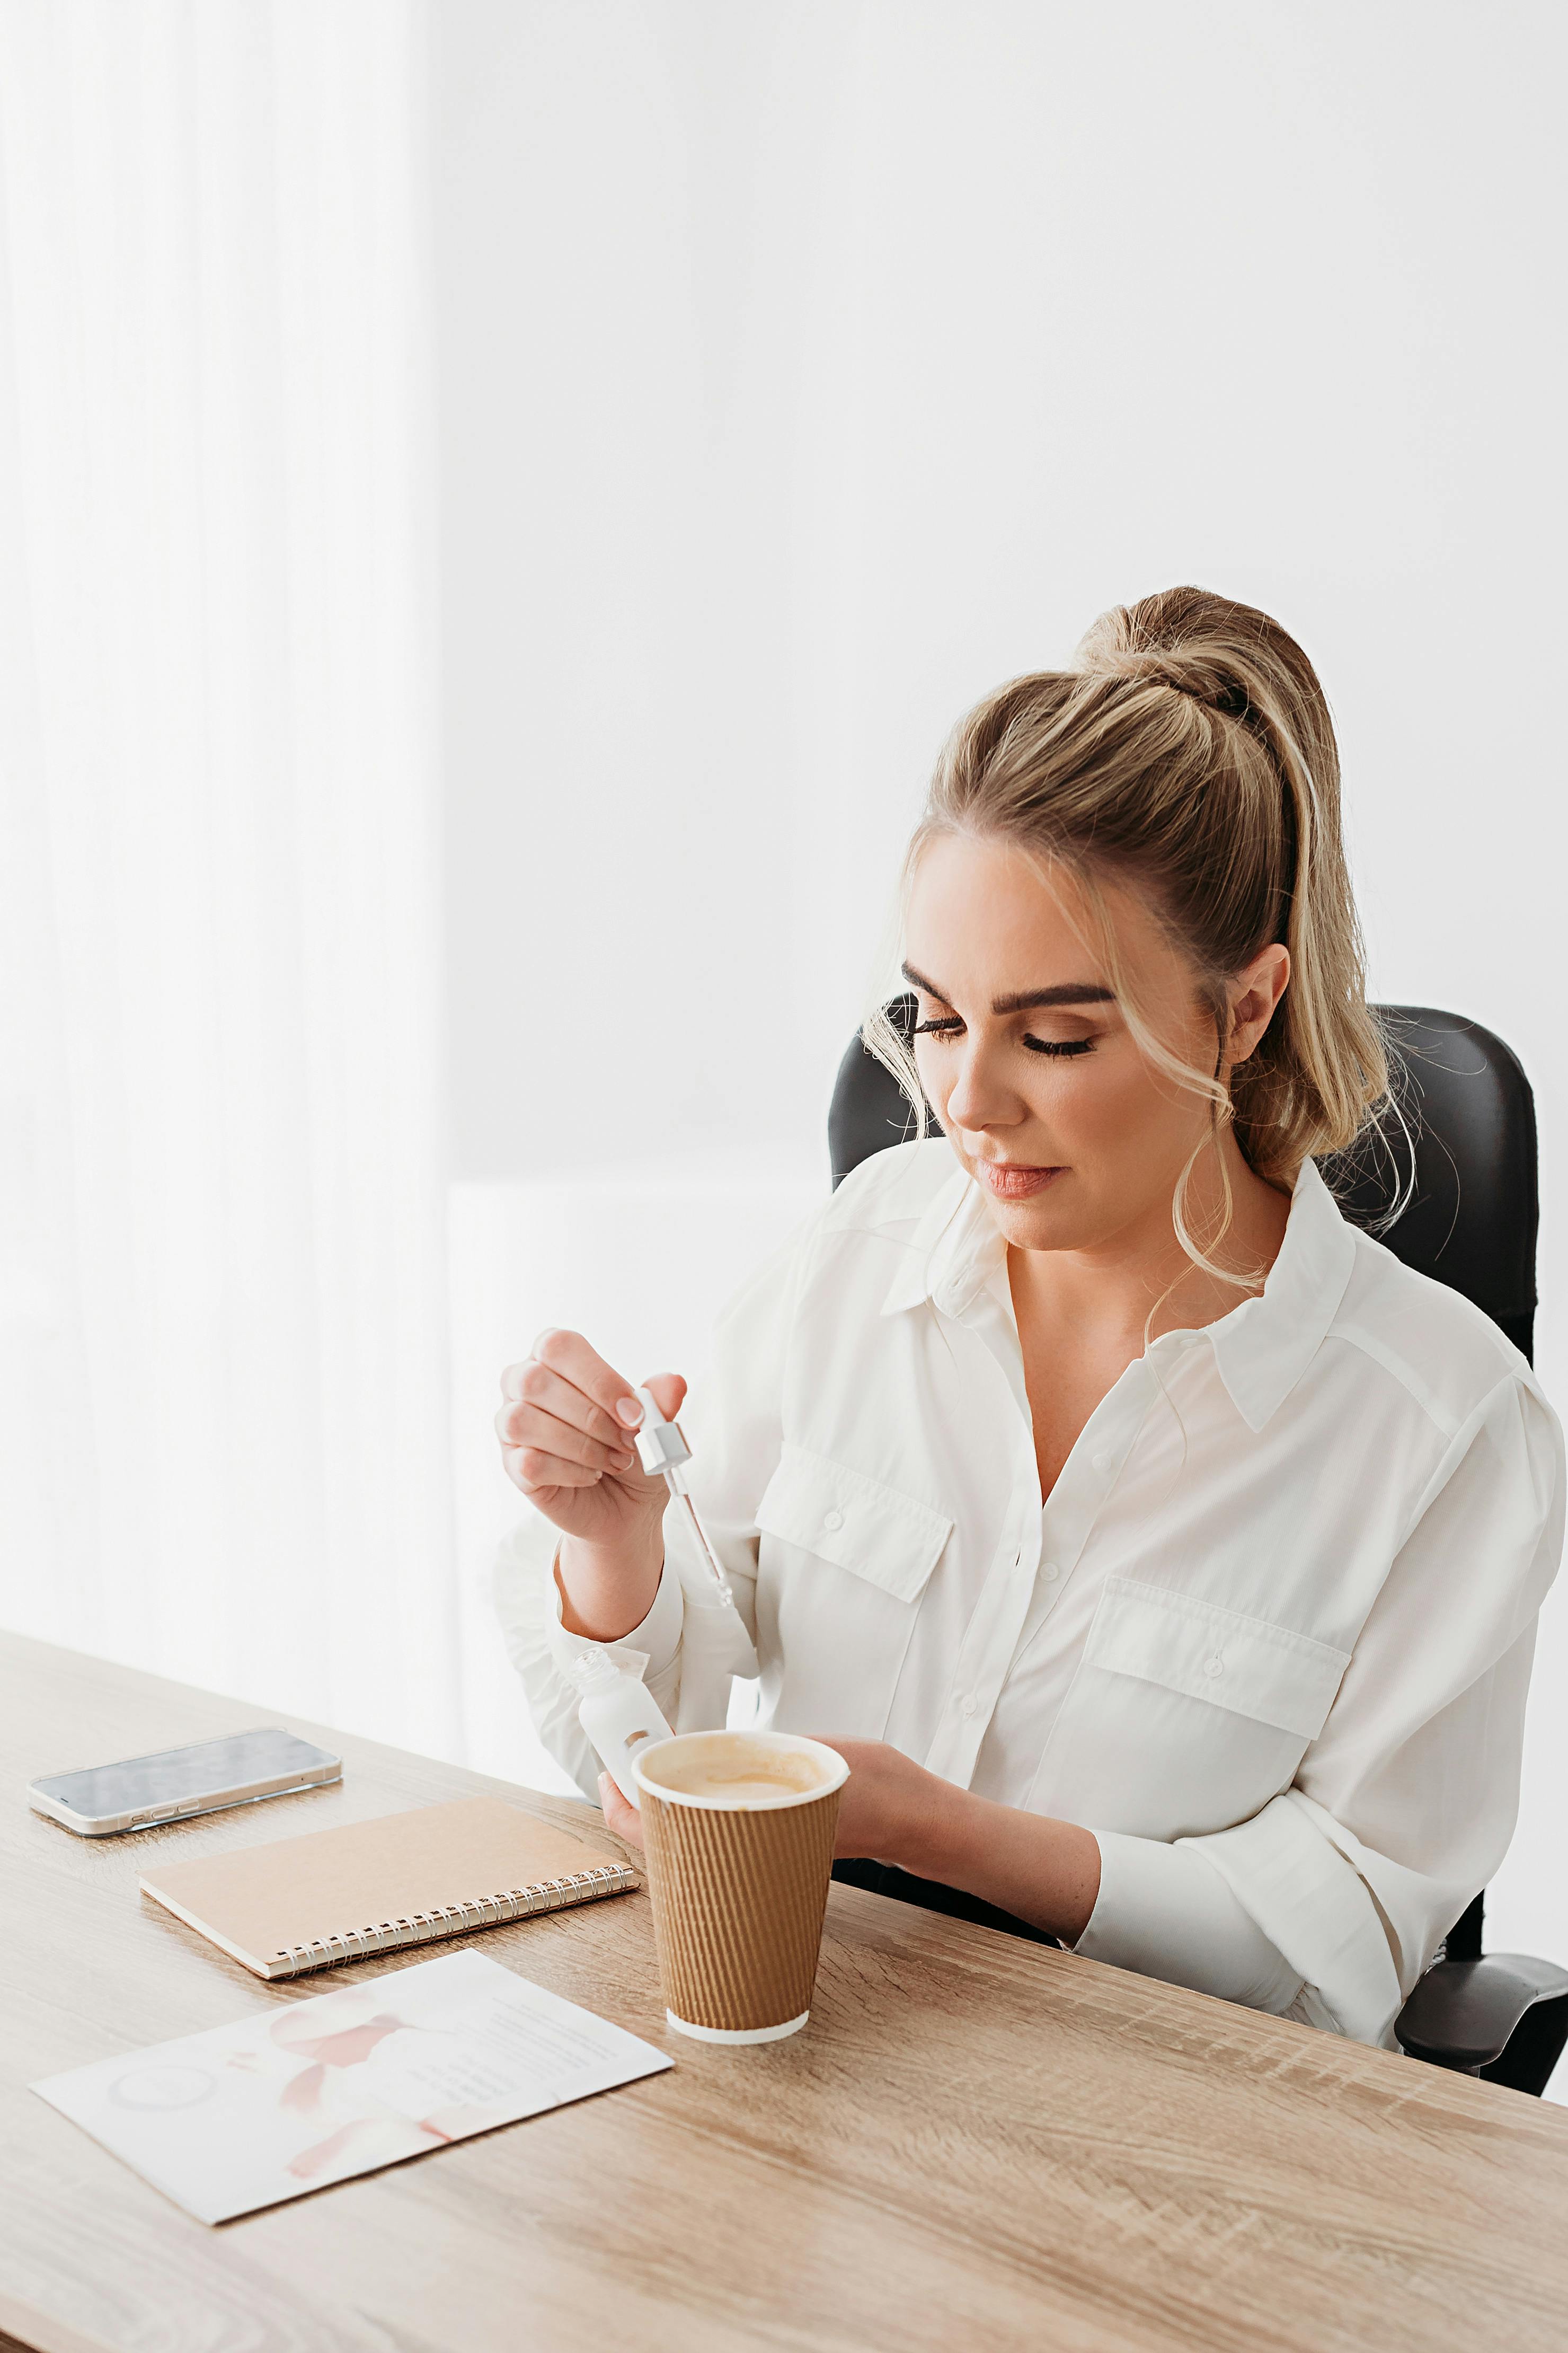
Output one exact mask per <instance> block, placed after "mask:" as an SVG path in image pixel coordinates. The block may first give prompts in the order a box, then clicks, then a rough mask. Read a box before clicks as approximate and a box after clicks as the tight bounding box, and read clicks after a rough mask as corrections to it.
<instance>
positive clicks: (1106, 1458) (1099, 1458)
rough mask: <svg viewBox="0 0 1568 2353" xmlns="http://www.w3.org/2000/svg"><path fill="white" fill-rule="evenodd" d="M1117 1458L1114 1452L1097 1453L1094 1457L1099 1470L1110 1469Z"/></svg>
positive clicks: (1096, 1467)
mask: <svg viewBox="0 0 1568 2353" xmlns="http://www.w3.org/2000/svg"><path fill="white" fill-rule="evenodd" d="M1115 1460H1116V1457H1115V1455H1114V1454H1097V1455H1096V1456H1095V1458H1094V1467H1095V1469H1096V1470H1097V1471H1109V1470H1110V1466H1111V1464H1112V1463H1113V1462H1114V1461H1115Z"/></svg>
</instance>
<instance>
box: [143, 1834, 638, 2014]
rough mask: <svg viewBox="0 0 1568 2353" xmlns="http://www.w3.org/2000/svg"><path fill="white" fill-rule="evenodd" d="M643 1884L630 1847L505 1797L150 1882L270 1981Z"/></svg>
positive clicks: (263, 1850)
mask: <svg viewBox="0 0 1568 2353" xmlns="http://www.w3.org/2000/svg"><path fill="white" fill-rule="evenodd" d="M636 1885H637V1874H636V1873H635V1872H633V1871H632V1870H631V1869H630V1868H629V1867H628V1866H627V1864H626V1863H625V1862H622V1860H621V1858H620V1857H619V1855H616V1854H607V1853H605V1852H603V1851H601V1850H599V1849H596V1848H594V1847H589V1846H584V1844H583V1842H582V1841H581V1840H580V1839H575V1838H574V1837H573V1836H572V1835H571V1833H570V1832H569V1831H560V1830H556V1829H555V1828H554V1827H553V1825H552V1824H551V1823H549V1822H542V1821H541V1820H539V1819H538V1818H537V1816H535V1815H533V1814H525V1813H523V1812H522V1811H521V1810H520V1809H519V1808H518V1807H516V1806H509V1805H508V1804H507V1802H506V1800H505V1799H502V1798H460V1799H458V1800H457V1801H456V1802H455V1803H454V1804H451V1805H445V1806H421V1807H420V1808H418V1810H416V1812H414V1813H411V1814H384V1815H382V1816H381V1817H380V1818H379V1819H378V1820H374V1821H368V1822H348V1823H345V1824H344V1825H343V1826H342V1829H340V1830H331V1831H309V1832H308V1833H307V1834H306V1835H305V1836H304V1837H303V1838H291V1839H278V1840H275V1841H273V1842H272V1843H271V1844H269V1845H268V1846H252V1847H240V1848H237V1849H231V1850H230V1851H229V1852H226V1853H224V1854H209V1855H202V1856H200V1857H198V1858H196V1859H195V1860H194V1861H192V1862H171V1863H168V1864H166V1865H165V1866H164V1867H163V1869H161V1870H157V1871H153V1872H149V1873H147V1874H146V1875H145V1877H144V1878H143V1879H142V1894H144V1895H151V1896H152V1897H153V1900H154V1902H156V1903H159V1904H162V1905H164V1906H165V1908H166V1909H167V1910H168V1911H170V1912H172V1913H174V1916H175V1918H176V1919H179V1920H184V1922H185V1924H186V1926H189V1927H192V1928H195V1930H196V1931H197V1932H198V1934H200V1935H201V1936H206V1937H208V1938H210V1939H211V1941H212V1943H213V1944H215V1945H220V1946H221V1947H223V1950H224V1951H225V1952H226V1953H232V1955H233V1956H234V1957H235V1959H236V1960H237V1961H242V1962H243V1963H244V1965H245V1967H246V1968H247V1969H254V1970H255V1972H256V1974H257V1976H258V1978H297V1977H302V1976H303V1975H304V1974H305V1973H306V1971H307V1970H310V1969H331V1968H337V1966H338V1964H339V1963H340V1962H342V1961H359V1960H363V1959H364V1958H365V1957H366V1956H367V1955H369V1954H372V1953H386V1952H392V1951H395V1950H396V1949H398V1948H399V1947H404V1946H407V1945H429V1944H434V1943H435V1942H436V1941H437V1938H439V1937H442V1936H466V1935H468V1933H470V1932H471V1931H472V1930H473V1929H475V1928H495V1927H500V1926H501V1924H502V1923H503V1922H504V1921H508V1920H522V1919H526V1918H527V1917H528V1916H529V1915H530V1914H531V1913H535V1912H559V1911H561V1910H563V1908H564V1907H565V1906H566V1905H569V1904H588V1903H591V1902H592V1901H593V1900H594V1898H595V1896H599V1895H620V1894H625V1893H626V1890H627V1889H628V1888H632V1887H635V1886H636Z"/></svg>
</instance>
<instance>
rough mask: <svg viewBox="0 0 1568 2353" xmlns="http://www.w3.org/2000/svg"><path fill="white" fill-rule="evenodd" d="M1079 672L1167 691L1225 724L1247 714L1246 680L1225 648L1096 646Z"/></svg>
mask: <svg viewBox="0 0 1568 2353" xmlns="http://www.w3.org/2000/svg"><path fill="white" fill-rule="evenodd" d="M1083 667H1084V668H1085V670H1088V671H1089V673H1090V675H1091V676H1095V677H1104V678H1119V679H1125V680H1128V681H1135V682H1138V683H1141V684H1143V685H1147V686H1166V687H1169V688H1170V689H1171V691H1172V692H1173V693H1174V694H1184V695H1186V696H1188V697H1189V699H1190V700H1191V701H1192V702H1201V703H1202V704H1203V705H1204V707H1205V710H1207V711H1215V712H1219V713H1220V715H1221V716H1222V717H1224V718H1226V719H1237V720H1246V719H1247V718H1248V717H1249V716H1250V715H1251V712H1252V707H1253V703H1252V696H1251V694H1250V692H1249V691H1248V689H1247V680H1246V679H1245V678H1244V677H1243V676H1241V675H1240V673H1239V670H1238V668H1237V661H1236V657H1235V655H1234V654H1233V653H1232V652H1231V650H1230V649H1229V648H1228V647H1226V648H1224V649H1221V648H1219V647H1217V646H1206V647H1205V646H1201V645H1184V646H1182V645H1175V646H1115V647H1110V646H1106V647H1100V646H1096V647H1093V648H1091V649H1089V652H1088V656H1087V659H1085V660H1084V664H1083Z"/></svg>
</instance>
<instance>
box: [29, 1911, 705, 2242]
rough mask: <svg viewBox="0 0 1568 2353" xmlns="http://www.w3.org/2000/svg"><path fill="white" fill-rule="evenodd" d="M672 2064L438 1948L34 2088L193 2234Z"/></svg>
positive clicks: (477, 1956) (567, 2004)
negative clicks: (428, 1955)
mask: <svg viewBox="0 0 1568 2353" xmlns="http://www.w3.org/2000/svg"><path fill="white" fill-rule="evenodd" d="M672 2064H673V2062H672V2061H671V2060H669V2059H667V2058H666V2056H665V2054H664V2052H662V2051H656V2050H655V2049H654V2047H653V2045H652V2043H650V2042H640V2041H639V2040H638V2038H637V2036H636V2035H635V2034H626V2033H625V2032H623V2031H622V2030H621V2028H620V2027H618V2026H611V2025H609V2024H607V2023H606V2021H605V2020H604V2019H602V2018H595V2016H594V2014H593V2012H592V2011H591V2010H579V2009H578V2007H577V2005H576V2003H575V2002H571V2001H563V2000H562V1999H561V1997H560V1995H559V1994H553V1993H548V1992H546V1990H545V1989H544V1988H543V1987H542V1986H538V1985H535V1984H533V1983H532V1981H531V1979H530V1978H521V1977H517V1976H515V1975H514V1974H513V1972H512V1971H511V1970H510V1969H507V1968H502V1967H501V1965H500V1962H499V1961H492V1960H489V1959H488V1958H487V1957H486V1956H485V1955H484V1954H482V1953H476V1952H471V1951H468V1950H464V1951H462V1952H458V1953H444V1954H442V1955H441V1957H440V1958H439V1959H437V1960H433V1961H420V1962H418V1963H416V1965H415V1966H414V1967H413V1968H406V1969H395V1970H391V1971H388V1972H387V1973H386V1974H385V1975H384V1976H382V1977H377V1978H366V1979H365V1980H364V1981H363V1984H359V1985H349V1986H343V1987H341V1988H339V1989H335V1990H334V1991H332V1992H331V1993H323V1994H318V1995H316V1996H315V1997H314V1998H313V1999H311V2000H308V2001H289V2002H274V2003H272V2004H271V2005H269V2007H268V2009H266V2010H258V2011H256V2012H254V2013H253V2014H252V2015H251V2016H250V2017H249V2018H246V2019H242V2020H240V2021H238V2023H237V2024H236V2025H233V2026H215V2027H213V2028H210V2029H209V2030H208V2031H206V2032H205V2033H203V2034H188V2035H186V2036H184V2038H183V2039H182V2040H181V2041H179V2042H159V2043H155V2044H153V2047H152V2048H151V2049H150V2050H145V2051H134V2052H122V2053H121V2055H120V2056H119V2057H118V2058H115V2059H100V2060H99V2061H98V2062H97V2063H95V2064H94V2065H92V2066H89V2067H77V2068H73V2069H72V2070H71V2072H70V2073H68V2074H65V2075H51V2076H49V2077H48V2078H47V2080H46V2081H45V2082H43V2083H41V2084H34V2085H33V2086H32V2088H33V2090H34V2091H35V2092H37V2094H39V2095H40V2097H41V2098H43V2099H46V2100H47V2101H48V2103H49V2105H50V2106H51V2107H55V2108H58V2110H59V2111H60V2114H61V2115H62V2116H69V2118H70V2119H71V2121H72V2123H73V2124H78V2125H80V2126H81V2127H82V2129H83V2131H84V2132H89V2133H90V2134H91V2135H92V2137H93V2138H94V2140H97V2141H101V2143H102V2144H103V2146H104V2147H105V2148H107V2149H111V2150H112V2151H113V2153H114V2155H115V2156H116V2157H119V2158H123V2159H124V2160H125V2162H126V2164H127V2165H130V2166H133V2167H134V2168H135V2169H136V2171H137V2172H138V2173H140V2174H142V2175H144V2176H145V2178H146V2179H148V2180H149V2181H151V2182H153V2184H154V2185H155V2187H156V2188H158V2189H162V2190H163V2192H164V2194H165V2195H166V2196H167V2197H170V2198H173V2199H174V2200H175V2202H176V2203H177V2204H178V2205H181V2206H183V2207H184V2208H185V2210H186V2211H187V2212H188V2213H191V2214H195V2216H196V2218H197V2220H198V2221H203V2222H223V2221H228V2220H229V2218H230V2217H231V2216H233V2215H236V2214H248V2213H251V2212H253V2211H255V2210H256V2208H258V2207H259V2206H277V2205H279V2204H281V2203H282V2201H283V2200H285V2199H288V2198H299V2197H302V2196H303V2195H304V2193H305V2192H306V2191H307V2190H310V2189H320V2188H321V2186H322V2185H323V2184H324V2183H326V2182H329V2181H346V2180H348V2179H351V2178H352V2177H353V2175H355V2174H360V2173H372V2172H374V2171H375V2170H376V2168H378V2167H380V2166H384V2165H395V2164H397V2163H399V2162H400V2160H401V2159H402V2158H406V2157H416V2156H418V2155H419V2154H420V2153H421V2152H422V2151H423V2150H425V2149H431V2148H440V2147H445V2146H446V2145H447V2143H449V2142H451V2141H455V2140H467V2139H468V2138H469V2137H470V2136H471V2135H472V2134H474V2133H481V2132H489V2130H490V2128H491V2127H492V2126H495V2125H505V2124H514V2123H516V2122H517V2121H518V2119H519V2118H520V2117H522V2116H539V2115H541V2114H542V2112H543V2111H544V2110H545V2109H547V2108H559V2107H564V2106H565V2105H566V2104H567V2102H568V2101H571V2100H581V2099H585V2098H586V2097H587V2096H588V2094H590V2093H593V2092H607V2091H610V2090H612V2089H613V2088H614V2087H615V2086H616V2084H630V2083H635V2082H636V2081H637V2078H638V2077H639V2076H643V2075H654V2074H658V2073H659V2072H660V2071H661V2070H662V2069H664V2068H666V2067H668V2066H671V2065H672Z"/></svg>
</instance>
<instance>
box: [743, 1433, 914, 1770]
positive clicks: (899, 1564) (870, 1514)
mask: <svg viewBox="0 0 1568 2353" xmlns="http://www.w3.org/2000/svg"><path fill="white" fill-rule="evenodd" d="M756 1522H757V1527H758V1529H759V1531H760V1533H761V1539H762V1541H761V1543H760V1544H759V1546H758V1558H757V1642H758V1651H759V1655H760V1658H761V1661H762V1667H763V1694H764V1700H765V1701H766V1702H769V1703H771V1710H772V1713H771V1721H772V1722H773V1724H774V1725H776V1726H777V1727H778V1729H779V1730H781V1731H792V1732H793V1731H804V1730H806V1729H810V1728H814V1729H815V1730H816V1731H818V1732H840V1733H844V1734H846V1735H853V1736H858V1737H859V1738H861V1739H867V1740H876V1739H879V1738H880V1737H881V1735H882V1730H883V1727H884V1725H886V1723H887V1720H888V1710H889V1705H890V1704H891V1701H892V1695H893V1691H894V1688H895V1686H896V1684H897V1683H898V1678H899V1672H900V1668H901V1667H902V1665H903V1661H904V1653H905V1651H907V1650H908V1648H909V1643H910V1635H911V1633H912V1632H913V1630H914V1623H915V1620H916V1617H917V1615H918V1614H919V1613H918V1611H917V1609H916V1607H915V1605H916V1604H917V1603H918V1602H919V1600H920V1599H921V1594H922V1593H923V1592H924V1591H925V1588H926V1586H927V1584H928V1583H929V1581H930V1578H931V1571H932V1570H933V1569H934V1568H935V1567H936V1564H937V1562H938V1561H939V1560H940V1558H941V1557H942V1552H943V1550H944V1548H945V1546H946V1544H947V1540H948V1538H949V1536H951V1535H952V1525H953V1524H952V1520H951V1519H950V1518H949V1517H948V1516H947V1515H946V1514H944V1513H942V1512H939V1511H936V1510H934V1509H933V1508H932V1506H931V1504H926V1503H922V1502H921V1500H920V1498H919V1497H918V1496H914V1495H909V1494H906V1493H903V1491H902V1490H901V1489H900V1488H897V1487H889V1486H888V1485H886V1484H885V1483H884V1482H882V1481H881V1480H879V1479H872V1478H868V1476H867V1474H866V1473H865V1472H863V1471H854V1470H851V1469H850V1467H849V1466H848V1464H847V1463H845V1462H837V1461H833V1460H832V1459H831V1457H829V1456H827V1455H826V1454H814V1453H812V1452H811V1451H809V1449H807V1448H805V1447H804V1446H786V1447H785V1448H784V1453H783V1456H782V1459H781V1461H780V1462H779V1466H778V1469H777V1470H776V1471H775V1472H774V1473H773V1477H772V1479H770V1480H769V1482H768V1484H767V1488H766V1491H765V1492H764V1493H763V1499H762V1502H761V1503H760V1504H758V1505H757V1512H756ZM786 1669H787V1671H786Z"/></svg>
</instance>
